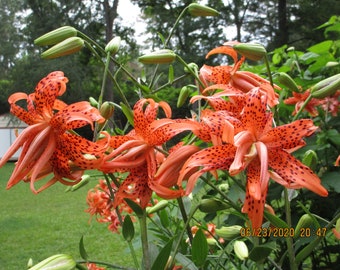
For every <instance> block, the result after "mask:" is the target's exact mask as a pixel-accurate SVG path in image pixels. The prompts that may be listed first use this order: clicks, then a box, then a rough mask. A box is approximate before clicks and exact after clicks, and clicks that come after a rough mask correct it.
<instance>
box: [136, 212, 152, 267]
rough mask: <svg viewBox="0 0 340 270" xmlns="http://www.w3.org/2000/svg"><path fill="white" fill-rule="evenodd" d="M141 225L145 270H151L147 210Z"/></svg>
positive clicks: (140, 220)
mask: <svg viewBox="0 0 340 270" xmlns="http://www.w3.org/2000/svg"><path fill="white" fill-rule="evenodd" d="M139 225H140V236H141V242H142V250H143V265H144V268H143V269H144V270H150V269H151V262H150V251H149V243H148V227H147V214H146V210H145V209H143V215H142V216H141V217H140V218H139Z"/></svg>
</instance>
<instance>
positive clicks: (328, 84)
mask: <svg viewBox="0 0 340 270" xmlns="http://www.w3.org/2000/svg"><path fill="white" fill-rule="evenodd" d="M339 89H340V73H339V74H336V75H334V76H332V77H329V78H327V79H324V80H322V81H320V82H318V83H317V84H315V85H314V86H312V87H311V89H310V92H311V96H312V97H314V98H319V99H322V98H325V97H328V96H331V95H333V94H334V93H335V92H336V91H337V90H339Z"/></svg>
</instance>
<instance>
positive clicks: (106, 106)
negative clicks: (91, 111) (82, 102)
mask: <svg viewBox="0 0 340 270" xmlns="http://www.w3.org/2000/svg"><path fill="white" fill-rule="evenodd" d="M114 110H115V106H114V104H113V102H111V101H105V102H104V103H103V104H102V105H101V106H100V109H99V112H100V115H101V116H103V117H104V118H105V119H106V120H108V119H110V117H111V116H112V115H113V113H114Z"/></svg>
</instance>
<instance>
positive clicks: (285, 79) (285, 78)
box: [277, 72, 301, 93]
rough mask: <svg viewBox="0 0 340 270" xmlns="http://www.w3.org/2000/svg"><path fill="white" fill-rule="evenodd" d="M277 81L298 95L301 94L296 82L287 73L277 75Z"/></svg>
mask: <svg viewBox="0 0 340 270" xmlns="http://www.w3.org/2000/svg"><path fill="white" fill-rule="evenodd" d="M277 80H278V81H279V83H281V84H283V85H284V86H285V87H287V88H288V89H289V90H291V91H293V92H297V93H299V92H301V90H300V89H299V87H298V86H297V84H296V83H295V81H294V80H293V79H292V77H290V76H289V75H288V74H287V73H286V72H280V73H279V74H278V75H277Z"/></svg>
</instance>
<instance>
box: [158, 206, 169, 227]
mask: <svg viewBox="0 0 340 270" xmlns="http://www.w3.org/2000/svg"><path fill="white" fill-rule="evenodd" d="M158 215H159V218H160V220H161V223H162V225H163V227H164V228H168V227H169V225H170V220H169V216H168V213H167V211H166V210H165V209H162V210H161V211H159V212H158Z"/></svg>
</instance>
